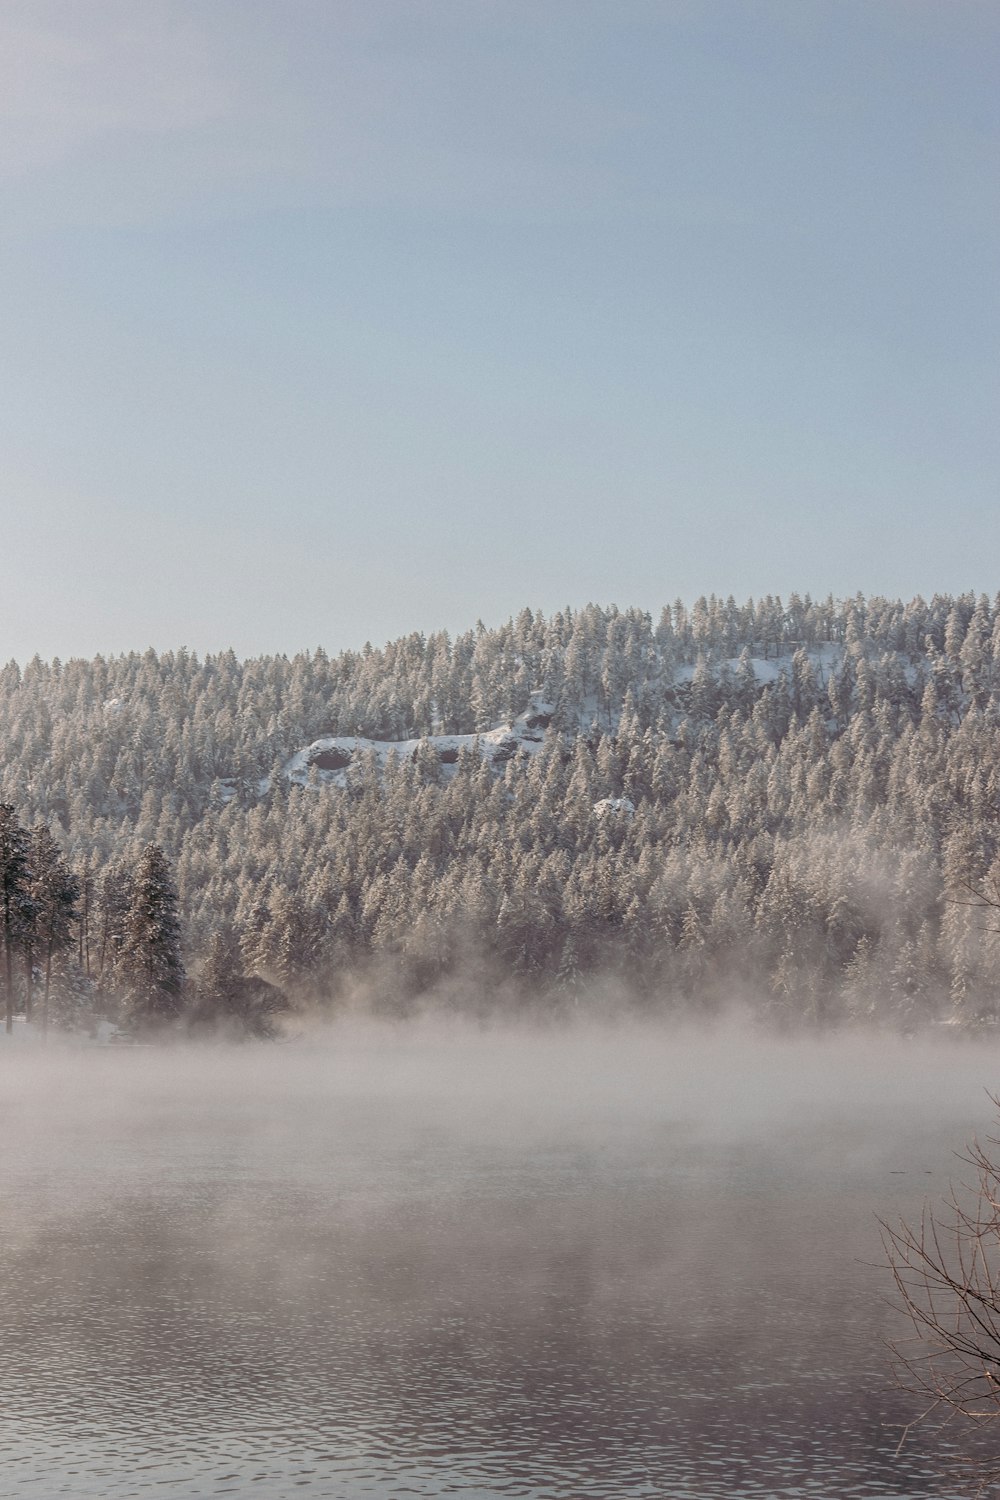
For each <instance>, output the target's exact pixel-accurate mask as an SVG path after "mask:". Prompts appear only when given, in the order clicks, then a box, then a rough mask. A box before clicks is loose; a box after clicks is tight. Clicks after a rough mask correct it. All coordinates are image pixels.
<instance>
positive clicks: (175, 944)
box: [116, 844, 184, 1030]
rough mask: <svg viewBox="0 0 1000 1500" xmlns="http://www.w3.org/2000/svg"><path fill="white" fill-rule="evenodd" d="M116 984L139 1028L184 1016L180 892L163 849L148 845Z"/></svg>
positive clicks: (135, 882)
mask: <svg viewBox="0 0 1000 1500" xmlns="http://www.w3.org/2000/svg"><path fill="white" fill-rule="evenodd" d="M116 979H117V981H118V983H119V984H120V985H121V987H122V988H123V989H124V991H125V995H126V1005H127V1011H126V1015H127V1019H128V1021H129V1023H130V1024H131V1025H132V1026H134V1027H136V1028H137V1029H142V1030H147V1029H150V1028H158V1027H163V1026H166V1025H168V1024H169V1023H170V1022H172V1021H175V1020H176V1019H177V1018H178V1016H179V1015H180V1014H181V1010H182V1007H183V996H184V963H183V960H182V958H181V929H180V921H179V920H178V916H177V891H176V889H175V886H174V881H173V876H172V874H171V870H170V865H169V863H168V862H167V857H166V855H165V854H164V852H163V850H162V849H161V848H160V846H159V844H147V845H146V847H145V849H144V850H143V851H142V854H141V855H140V856H139V862H138V864H137V866H136V868H135V873H134V876H133V881H132V899H131V902H130V905H129V910H128V913H127V915H126V918H125V930H124V937H123V942H122V946H121V952H120V953H119V955H118V962H117V965H116Z"/></svg>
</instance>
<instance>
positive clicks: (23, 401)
mask: <svg viewBox="0 0 1000 1500" xmlns="http://www.w3.org/2000/svg"><path fill="white" fill-rule="evenodd" d="M998 77H1000V8H998V7H997V5H996V4H995V0H832V3H826V0H718V3H716V0H143V3H142V4H141V5H140V4H137V3H136V0H2V3H0V193H2V198H0V201H2V204H3V211H2V214H0V308H2V328H3V339H4V352H5V357H4V360H3V363H2V367H0V371H2V372H0V483H2V490H0V522H2V526H0V659H6V658H8V657H9V656H11V655H14V656H16V657H18V658H19V659H21V660H24V659H26V658H28V657H30V656H31V655H32V654H33V653H34V652H35V651H36V650H37V651H39V652H40V653H41V654H42V655H43V656H51V655H53V654H58V655H60V656H69V655H76V654H84V655H90V654H92V653H93V652H95V651H104V652H111V651H119V650H128V649H133V648H134V649H139V650H141V649H143V648H144V647H145V646H147V645H149V644H152V645H155V646H157V647H159V648H167V647H172V646H178V645H181V644H186V645H188V646H189V647H191V648H193V649H196V650H199V651H205V650H214V649H219V648H223V647H225V646H228V645H230V644H231V645H233V646H234V647H235V648H236V650H237V651H238V652H240V653H241V654H244V653H257V652H265V651H272V650H277V651H281V650H284V651H294V650H296V649H299V648H300V647H304V646H312V645H316V644H319V643H322V644H323V645H325V646H326V647H327V648H328V649H330V650H337V649H339V648H340V647H341V646H344V645H349V646H357V645H360V644H361V643H362V642H363V641H364V640H365V639H366V638H371V639H372V640H376V641H380V640H383V639H385V638H386V637H388V636H393V635H396V634H399V633H402V632H404V631H408V630H411V629H416V630H425V631H426V630H432V629H436V628H440V627H447V628H449V629H452V630H456V629H462V628H464V627H466V626H468V625H471V624H472V623H474V621H475V619H476V618H477V616H481V617H482V618H484V619H485V620H487V621H489V622H491V623H492V622H496V621H498V620H501V619H503V618H506V616H507V615H508V614H510V613H512V612H515V611H517V610H518V609H520V608H521V607H522V606H523V605H525V604H530V605H532V606H540V607H541V608H543V609H545V610H546V611H548V610H551V609H554V608H557V607H559V606H560V605H562V604H565V603H570V604H574V605H577V604H583V603H585V602H586V601H587V600H589V599H596V600H598V601H600V602H604V603H609V602H612V601H615V602H617V603H619V604H622V605H625V604H639V605H643V606H646V607H648V608H651V609H657V608H659V606H660V605H661V604H662V603H663V602H665V601H668V600H672V599H673V598H674V597H675V596H677V595H681V596H683V597H685V598H687V599H689V600H690V599H693V598H695V597H697V595H699V594H701V593H709V592H713V591H714V592H716V593H720V594H727V593H730V592H732V593H735V594H736V595H737V596H738V597H740V598H743V597H745V596H746V595H748V594H753V595H755V596H756V595H759V594H764V593H775V592H776V593H781V594H782V595H787V594H788V593H789V592H790V591H792V590H796V589H797V590H799V591H805V590H809V591H811V592H812V593H814V594H826V593H827V592H832V593H834V594H836V595H838V596H839V595H843V594H851V593H854V592H856V591H857V590H859V589H860V590H862V591H864V592H884V593H890V594H901V595H903V596H906V597H909V596H911V595H912V594H914V593H917V592H921V593H924V594H929V593H931V592H933V591H934V590H935V589H940V590H946V591H952V592H954V591H959V590H963V589H966V588H974V589H977V590H980V589H985V590H987V591H989V592H991V593H992V592H994V591H996V590H997V589H998V588H1000V569H998V565H997V564H998V559H1000V484H998V473H1000V421H998V415H1000V402H998V384H1000V382H998V374H997V370H998V364H997V343H998V340H997V331H998V306H997V270H998V265H1000V255H998V250H1000V244H998V241H1000V175H998V162H1000V156H998V144H1000V91H998V89H997V78H998Z"/></svg>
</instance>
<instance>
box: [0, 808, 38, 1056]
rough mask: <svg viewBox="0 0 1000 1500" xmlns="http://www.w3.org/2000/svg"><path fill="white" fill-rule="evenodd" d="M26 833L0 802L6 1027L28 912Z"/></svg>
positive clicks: (0, 901)
mask: <svg viewBox="0 0 1000 1500" xmlns="http://www.w3.org/2000/svg"><path fill="white" fill-rule="evenodd" d="M29 844H30V840H29V836H28V831H27V829H26V828H25V827H24V826H23V825H22V823H21V821H20V819H19V818H18V816H17V813H16V811H15V809H14V807H13V806H12V805H11V803H9V802H4V803H0V940H2V942H3V958H4V1000H5V1002H6V1021H5V1024H6V1029H7V1030H8V1031H13V1029H14V950H15V948H17V946H18V944H19V942H20V940H21V936H22V934H23V931H24V927H25V925H26V922H27V919H28V917H29V915H30V912H31V909H32V908H31V895H30V892H29V889H28V886H29V880H30V865H29V860H28V854H29Z"/></svg>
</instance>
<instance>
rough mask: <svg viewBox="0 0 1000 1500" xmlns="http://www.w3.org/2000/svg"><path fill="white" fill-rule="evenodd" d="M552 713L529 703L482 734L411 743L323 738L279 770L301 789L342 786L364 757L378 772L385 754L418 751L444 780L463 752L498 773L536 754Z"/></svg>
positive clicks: (545, 706)
mask: <svg viewBox="0 0 1000 1500" xmlns="http://www.w3.org/2000/svg"><path fill="white" fill-rule="evenodd" d="M554 712H555V709H554V708H553V706H552V704H551V703H545V702H543V701H542V700H541V699H540V698H533V699H532V702H531V704H530V705H529V707H528V708H527V709H526V710H525V712H524V713H523V714H519V715H518V717H517V718H516V719H515V720H514V721H513V723H510V724H498V725H496V726H495V727H494V728H492V729H487V730H484V732H483V733H482V734H430V735H427V736H426V738H424V739H415V740H368V739H362V738H358V737H356V736H354V735H346V734H337V735H326V736H324V737H323V738H321V739H318V740H313V742H312V744H310V745H305V746H304V747H303V748H302V749H301V750H297V751H296V752H295V754H294V755H291V756H289V758H288V760H286V761H285V763H284V765H283V766H282V771H283V774H284V775H285V776H286V777H287V778H288V780H289V781H290V782H292V783H293V784H295V785H298V786H305V785H306V784H307V783H308V781H309V779H310V776H312V775H315V776H316V777H317V778H318V779H319V780H320V781H321V782H323V783H324V784H325V785H330V786H345V785H346V783H347V772H348V771H349V769H350V767H351V765H352V764H353V763H354V762H355V761H356V760H358V759H359V758H360V757H361V756H363V755H365V754H366V753H370V754H372V755H374V757H375V759H376V761H377V762H378V763H379V765H380V766H382V767H384V766H385V764H386V762H387V761H388V759H389V757H390V755H394V756H395V757H396V759H397V760H407V759H412V758H414V757H416V756H417V755H418V754H419V753H420V752H421V749H422V748H423V749H425V750H427V751H430V752H431V753H433V754H435V755H436V756H437V757H438V760H439V761H440V763H441V767H442V770H443V771H444V773H445V774H446V775H447V774H453V773H454V767H455V765H456V764H457V762H458V759H459V756H460V755H461V753H462V751H463V750H465V751H467V752H468V753H470V754H478V755H479V756H480V757H481V758H482V759H483V760H485V761H486V762H487V764H488V765H489V766H491V767H492V768H493V769H495V770H500V769H502V767H503V766H504V765H506V763H507V762H508V761H509V760H513V759H514V757H515V756H521V757H527V756H531V755H535V754H537V752H538V751H539V749H540V748H541V745H542V742H543V740H544V738H545V731H546V730H547V729H548V727H549V725H550V723H551V722H552V715H553V713H554Z"/></svg>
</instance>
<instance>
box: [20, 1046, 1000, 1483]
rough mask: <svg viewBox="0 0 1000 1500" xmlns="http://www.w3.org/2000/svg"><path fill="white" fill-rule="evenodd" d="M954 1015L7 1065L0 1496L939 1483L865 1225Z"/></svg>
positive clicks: (947, 1454) (870, 1226)
mask: <svg viewBox="0 0 1000 1500" xmlns="http://www.w3.org/2000/svg"><path fill="white" fill-rule="evenodd" d="M998 1074H1000V1048H998V1047H997V1045H996V1044H995V1043H994V1042H993V1041H992V1040H990V1041H984V1040H983V1039H982V1038H979V1039H972V1038H960V1039H956V1040H952V1039H950V1038H944V1039H915V1040H902V1039H899V1038H882V1037H879V1036H877V1035H873V1034H866V1035H851V1034H845V1035H841V1036H839V1037H836V1038H834V1039H832V1040H826V1041H820V1040H784V1039H777V1038H774V1037H766V1036H763V1035H761V1034H760V1033H759V1032H757V1031H755V1030H753V1029H752V1028H749V1027H748V1028H741V1027H739V1026H738V1025H730V1026H727V1027H725V1028H721V1029H718V1030H716V1031H714V1032H707V1031H705V1032H695V1031H675V1030H670V1029H664V1028H652V1027H645V1028H644V1027H639V1026H636V1025H632V1024H627V1025H626V1024H623V1025H620V1026H617V1027H604V1028H594V1027H584V1026H580V1027H576V1028H569V1029H562V1028H552V1029H549V1030H534V1031H532V1030H527V1029H525V1030H517V1029H514V1028H505V1027H495V1028H486V1029H477V1028H476V1027H474V1026H471V1025H468V1024H458V1023H454V1022H452V1023H447V1022H431V1021H428V1022H425V1023H406V1024H401V1025H395V1026H390V1025H384V1026H379V1025H375V1024H373V1023H360V1022H359V1023H357V1024H350V1023H346V1022H345V1023H344V1024H343V1025H341V1026H337V1027H331V1028H328V1029H323V1030H318V1031H317V1032H316V1033H314V1034H311V1035H303V1036H301V1037H299V1038H298V1039H297V1040H296V1041H294V1042H290V1043H287V1044H284V1045H280V1046H272V1047H269V1048H229V1049H227V1048H220V1047H204V1048H198V1047H192V1046H181V1047H176V1048H167V1049H159V1048H120V1049H117V1050H116V1049H114V1048H106V1049H99V1048H90V1049H86V1048H67V1049H60V1048H49V1049H47V1050H45V1051H43V1049H41V1048H40V1047H38V1046H31V1045H29V1044H25V1043H22V1044H18V1043H17V1042H15V1043H9V1044H8V1045H7V1047H6V1048H5V1049H4V1051H3V1052H2V1053H0V1099H2V1101H3V1103H2V1109H3V1114H2V1122H3V1139H4V1152H3V1160H2V1167H0V1189H2V1216H0V1235H2V1253H0V1296H2V1305H3V1307H4V1312H5V1320H4V1321H5V1342H4V1350H5V1361H4V1364H5V1402H4V1407H3V1412H2V1415H0V1490H2V1491H3V1493H5V1494H11V1495H17V1496H34V1497H39V1500H41V1497H46V1500H49V1497H52V1496H56V1495H68V1496H73V1497H84V1496H88V1497H89V1496H95V1497H96V1496H108V1497H111V1496H115V1497H135V1496H140V1495H145V1494H149V1493H154V1494H157V1495H161V1496H164V1497H167V1500H181V1497H201V1496H206V1497H207V1496H222V1495H227V1496H240V1497H242V1496H251V1495H267V1496H279V1495H280V1496H283V1495H291V1494H296V1495H303V1496H306V1497H309V1500H312V1497H318V1496H338V1497H341V1496H347V1497H351V1500H353V1497H360V1496H363V1495H364V1496H376V1497H382V1496H385V1497H388V1496H396V1495H401V1494H410V1495H425V1496H436V1495H443V1494H455V1495H461V1496H468V1497H473V1496H476V1497H486V1496H493V1495H497V1496H501V1495H519V1496H528V1497H538V1500H541V1497H543V1496H544V1497H548V1496H564V1497H566V1500H573V1497H581V1496H587V1497H595V1500H597V1497H609V1500H610V1497H611V1496H627V1497H629V1500H639V1497H649V1500H653V1497H663V1496H666V1495H669V1496H671V1497H673V1496H678V1497H680V1496H690V1497H692V1500H710V1497H716V1496H719V1497H721V1496H733V1495H740V1496H743V1495H745V1496H765V1495H767V1496H783V1497H784V1496H788V1497H791V1496H793V1495H795V1496H797V1495H801V1494H805V1493H808V1494H817V1495H824V1496H825V1495H829V1496H831V1497H832V1496H843V1495H852V1496H859V1497H860V1496H864V1497H879V1496H897V1497H901V1496H924V1495H927V1496H935V1497H944V1496H949V1495H952V1494H957V1493H958V1492H959V1491H958V1487H957V1480H956V1472H957V1470H956V1465H955V1462H954V1458H955V1454H954V1450H953V1447H952V1445H951V1443H950V1442H945V1441H943V1440H937V1441H935V1440H933V1439H932V1438H931V1437H930V1436H929V1435H927V1434H925V1433H923V1432H920V1431H918V1432H917V1433H915V1434H914V1435H912V1436H911V1437H910V1438H909V1439H908V1441H907V1442H906V1443H905V1444H904V1447H903V1450H902V1452H901V1453H900V1454H899V1455H898V1456H896V1455H895V1449H896V1446H897V1444H898V1441H899V1436H900V1425H901V1424H902V1423H903V1422H905V1421H907V1420H909V1418H910V1417H911V1416H913V1415H914V1411H913V1408H912V1402H910V1401H909V1399H908V1398H905V1397H903V1396H902V1395H901V1394H900V1393H898V1392H897V1391H896V1390H895V1389H894V1387H893V1385H892V1382H891V1379H890V1374H889V1366H888V1359H887V1356H886V1354H885V1351H884V1349H883V1348H882V1345H881V1339H882V1337H883V1336H885V1335H886V1334H889V1333H891V1332H892V1330H893V1328H894V1327H895V1324H894V1321H893V1317H892V1314H891V1313H890V1311H889V1309H888V1308H887V1306H886V1303H885V1297H886V1295H887V1293H888V1286H887V1284H886V1278H885V1276H884V1274H881V1273H879V1272H878V1271H877V1270H876V1269H874V1268H873V1266H872V1264H871V1263H872V1262H875V1261H878V1260H879V1258H880V1250H879V1243H878V1235H877V1226H876V1223H875V1218H874V1216H875V1214H876V1213H881V1214H883V1215H886V1214H888V1215H892V1214H895V1213H898V1212H905V1213H907V1214H909V1215H911V1216H912V1215H913V1214H914V1213H918V1212H919V1209H920V1205H921V1202H922V1201H923V1199H924V1198H925V1196H929V1197H931V1198H936V1197H938V1196H940V1194H941V1193H942V1192H943V1191H944V1189H945V1187H946V1185H947V1181H948V1179H949V1177H954V1176H955V1175H957V1174H958V1173H959V1167H960V1164H959V1163H958V1162H957V1161H956V1159H955V1158H954V1156H953V1155H952V1153H953V1152H954V1151H956V1150H959V1149H961V1148H962V1146H963V1145H964V1143H965V1141H966V1140H967V1138H968V1137H969V1135H970V1134H971V1133H972V1132H973V1131H974V1130H979V1131H981V1132H982V1131H985V1130H988V1128H989V1125H990V1120H991V1106H990V1102H989V1100H988V1098H987V1096H986V1093H985V1089H986V1087H988V1086H995V1081H996V1079H997V1077H998Z"/></svg>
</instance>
